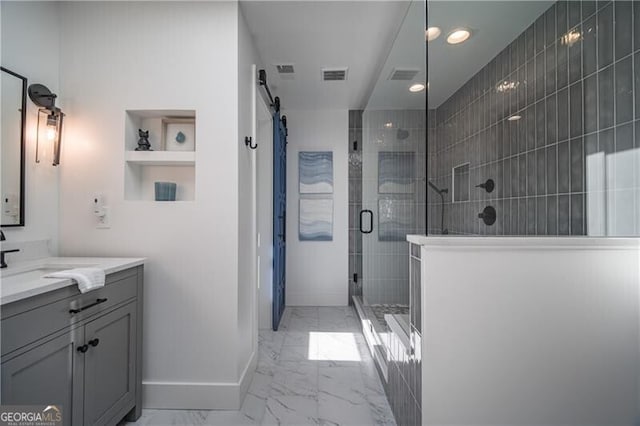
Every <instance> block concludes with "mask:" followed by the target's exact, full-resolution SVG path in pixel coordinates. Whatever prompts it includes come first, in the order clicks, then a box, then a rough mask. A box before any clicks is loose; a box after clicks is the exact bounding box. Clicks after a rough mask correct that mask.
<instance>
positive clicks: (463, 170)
mask: <svg viewBox="0 0 640 426" xmlns="http://www.w3.org/2000/svg"><path fill="white" fill-rule="evenodd" d="M452 176H453V182H452V183H451V187H452V188H453V194H452V197H451V199H452V200H453V202H454V203H459V202H462V201H469V192H470V191H469V190H470V176H469V163H464V164H460V165H459V166H456V167H454V168H453V173H452Z"/></svg>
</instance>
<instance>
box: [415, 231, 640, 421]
mask: <svg viewBox="0 0 640 426" xmlns="http://www.w3.org/2000/svg"><path fill="white" fill-rule="evenodd" d="M427 240H429V239H427ZM639 255H640V241H639V240H637V239H627V240H614V239H595V238H593V239H586V238H582V239H581V238H490V237H486V238H475V239H473V238H472V239H469V238H455V237H454V238H434V239H431V242H430V243H427V245H426V246H423V249H422V289H423V290H422V300H423V305H422V312H423V317H422V331H423V334H422V335H423V340H422V383H423V385H422V386H423V388H422V389H423V400H422V415H423V424H426V425H443V424H460V425H462V424H486V425H498V424H509V425H533V424H545V425H586V424H590V425H604V424H608V425H610V424H618V425H624V424H626V425H631V424H637V421H638V417H637V416H638V412H639V411H638V409H639V408H640V406H639V405H640V404H639V401H640V400H639V397H640V391H639V389H638V378H639V376H638V374H639V373H638V372H639V371H640V370H639V367H640V365H639V364H640V346H639V343H640V339H639V330H640V328H639V318H640V315H639V296H640V290H639V283H640V270H639V267H640V257H639Z"/></svg>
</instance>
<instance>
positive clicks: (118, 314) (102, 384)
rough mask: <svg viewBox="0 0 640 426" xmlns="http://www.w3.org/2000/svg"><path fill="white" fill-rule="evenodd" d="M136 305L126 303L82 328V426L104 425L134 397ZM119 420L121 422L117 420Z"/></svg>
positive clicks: (111, 420)
mask: <svg viewBox="0 0 640 426" xmlns="http://www.w3.org/2000/svg"><path fill="white" fill-rule="evenodd" d="M135 309H136V305H135V303H129V304H128V305H126V306H124V307H122V308H119V309H117V310H115V311H113V312H111V313H109V314H107V315H104V316H102V317H100V318H98V319H96V320H94V321H91V322H90V323H88V324H87V325H86V326H85V343H86V344H88V345H89V350H88V351H87V353H86V354H85V357H84V361H85V364H84V368H85V369H84V424H85V425H103V424H107V423H112V422H113V420H114V419H113V416H114V415H116V414H117V413H118V412H120V411H121V410H122V409H123V408H125V407H126V406H128V405H130V406H131V407H133V401H134V397H135V376H136V374H135V373H136V371H135V359H136V345H135V342H136V310H135ZM117 420H120V419H117Z"/></svg>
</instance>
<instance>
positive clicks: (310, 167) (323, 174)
mask: <svg viewBox="0 0 640 426" xmlns="http://www.w3.org/2000/svg"><path fill="white" fill-rule="evenodd" d="M298 171H299V180H300V194H331V193H333V152H331V151H301V152H300V153H298Z"/></svg>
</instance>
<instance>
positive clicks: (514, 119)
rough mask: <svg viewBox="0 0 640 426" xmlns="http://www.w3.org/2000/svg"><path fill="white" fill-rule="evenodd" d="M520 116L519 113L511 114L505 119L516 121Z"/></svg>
mask: <svg viewBox="0 0 640 426" xmlns="http://www.w3.org/2000/svg"><path fill="white" fill-rule="evenodd" d="M521 118H522V116H520V115H512V116H511V117H509V118H507V120H509V121H518V120H520V119H521Z"/></svg>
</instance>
